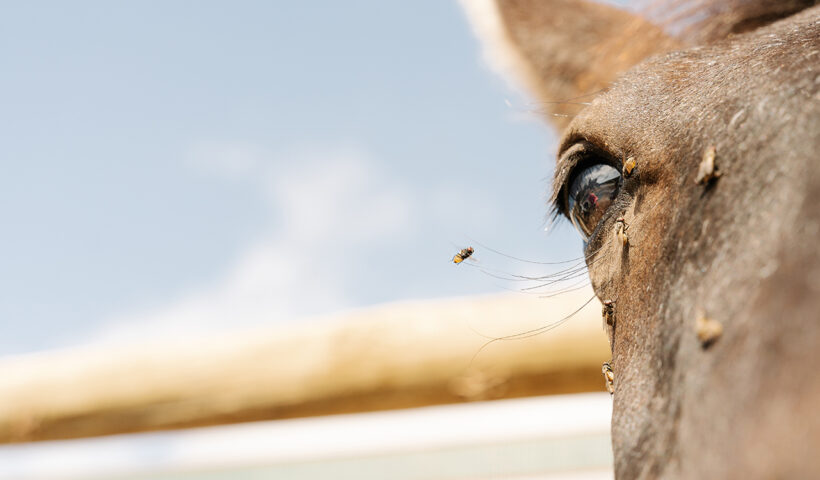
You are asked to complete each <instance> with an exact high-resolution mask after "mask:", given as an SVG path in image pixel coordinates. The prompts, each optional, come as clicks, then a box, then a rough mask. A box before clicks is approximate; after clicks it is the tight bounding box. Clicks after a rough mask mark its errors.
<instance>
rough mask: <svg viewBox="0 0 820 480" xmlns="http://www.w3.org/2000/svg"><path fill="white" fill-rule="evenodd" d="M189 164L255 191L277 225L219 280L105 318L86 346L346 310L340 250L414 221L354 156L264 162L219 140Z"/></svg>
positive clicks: (385, 180) (372, 169) (250, 149)
mask: <svg viewBox="0 0 820 480" xmlns="http://www.w3.org/2000/svg"><path fill="white" fill-rule="evenodd" d="M189 164H190V165H191V166H193V167H194V168H196V169H199V170H200V171H203V172H208V173H209V174H215V175H219V176H221V177H223V178H226V179H229V180H231V181H242V182H247V183H248V185H250V186H251V188H256V189H258V190H259V193H260V201H264V202H267V204H268V206H269V207H270V208H271V210H272V213H274V214H275V215H272V217H275V218H279V219H282V221H281V223H280V224H279V225H277V226H276V228H274V226H271V227H270V231H269V233H268V234H266V235H264V236H263V237H262V238H261V239H260V240H259V241H257V242H255V243H254V244H252V245H250V246H249V247H248V248H246V249H245V250H244V251H243V252H241V253H240V254H239V255H238V256H237V258H236V259H235V261H234V262H233V264H232V266H231V267H230V268H229V269H228V271H227V272H225V273H224V275H222V276H221V278H217V279H215V280H213V281H212V282H211V283H210V284H209V285H199V286H197V287H195V288H194V289H192V290H191V291H189V292H188V293H187V294H184V295H182V296H181V297H180V298H177V299H176V300H174V301H172V302H171V303H169V304H167V305H164V306H162V307H160V308H157V309H154V310H152V311H143V312H136V313H125V314H122V315H118V316H116V317H114V318H111V319H109V320H108V321H107V322H105V327H103V328H102V330H100V331H99V332H98V334H97V335H96V338H95V340H98V341H116V340H134V339H137V338H147V337H157V336H177V335H183V334H184V335H196V334H198V333H204V332H207V331H213V330H219V329H224V328H228V327H235V326H243V325H244V326H248V325H258V324H263V323H271V322H281V321H288V320H292V319H293V318H294V317H296V316H300V315H304V314H310V313H318V312H323V311H332V310H337V309H341V308H345V307H349V306H351V304H350V301H349V300H348V299H347V298H346V292H345V284H346V283H348V282H350V281H355V279H353V278H351V275H355V267H354V265H355V261H356V259H355V258H348V257H349V256H348V255H347V251H348V250H349V247H351V246H354V245H355V246H359V245H365V246H366V245H370V244H373V245H376V244H380V243H381V244H384V243H385V242H389V241H390V238H393V237H395V236H396V235H400V234H402V233H405V232H407V229H408V227H409V224H410V223H411V222H412V220H413V214H414V212H413V210H414V204H413V202H412V198H411V196H410V195H409V194H408V193H407V191H406V190H404V189H403V188H402V186H401V185H399V184H398V183H397V182H396V181H395V180H394V179H391V178H389V177H388V176H387V175H385V174H384V172H380V171H379V170H378V168H377V166H376V165H375V164H374V162H372V161H370V160H369V159H368V158H367V156H366V155H364V154H363V153H361V152H359V151H355V150H350V149H348V150H340V151H325V152H315V151H314V152H304V151H303V152H295V153H292V154H289V155H278V156H273V155H271V154H269V153H265V152H264V150H263V149H261V148H258V147H254V146H249V145H240V144H237V145H231V144H219V145H217V146H215V147H214V148H210V149H209V148H208V147H207V146H204V147H203V146H201V147H198V148H196V149H193V154H192V155H191V157H190V163H189ZM342 252H345V253H342ZM352 267H353V268H352Z"/></svg>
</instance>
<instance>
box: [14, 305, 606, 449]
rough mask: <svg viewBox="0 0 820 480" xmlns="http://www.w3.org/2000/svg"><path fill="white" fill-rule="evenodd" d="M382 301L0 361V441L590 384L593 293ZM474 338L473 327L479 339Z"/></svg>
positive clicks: (601, 338)
mask: <svg viewBox="0 0 820 480" xmlns="http://www.w3.org/2000/svg"><path fill="white" fill-rule="evenodd" d="M591 296H592V293H591V292H590V291H588V290H584V291H582V292H579V293H577V294H567V295H566V296H563V297H558V299H533V298H530V297H525V296H522V295H505V296H491V297H478V298H462V299H450V300H443V301H428V302H412V303H411V302H406V303H395V304H389V305H385V306H381V307H375V308H371V309H366V310H360V311H354V312H350V313H347V314H343V315H336V316H332V317H328V318H323V319H315V320H312V321H305V322H301V323H299V324H298V325H299V326H298V327H293V326H288V327H278V328H271V329H264V330H255V331H246V332H244V333H232V334H229V335H221V336H219V337H218V338H209V339H200V340H188V341H186V340H184V339H176V340H173V339H166V340H165V341H156V342H152V343H150V344H139V345H130V346H127V347H122V346H119V347H113V346H108V347H102V346H101V347H93V348H92V347H87V348H83V349H79V348H78V349H72V350H64V351H57V352H46V353H43V354H36V355H28V356H20V357H9V358H4V359H0V443H10V442H25V441H35V440H47V439H64V438H78V437H88V436H97V435H108V434H116V433H128V432H138V431H147V430H160V429H176V428H186V427H194V426H202V425H215V424H224V423H234V422H245V421H254V420H268V419H279V418H291V417H298V416H312V415H330V414H337V413H348V412H361V411H370V410H382V409H392V408H405V407H416V406H423V405H433V404H443V403H453V402H464V401H472V400H484V399H493V398H509V397H519V396H528V395H544V394H558V393H572V392H585V391H600V390H603V380H602V377H601V374H600V368H601V363H602V362H603V361H606V360H608V359H609V348H608V344H607V341H606V337H605V335H604V334H603V332H602V329H601V309H600V308H601V307H600V304H599V303H598V302H597V301H596V300H593V301H591V302H590V303H589V304H588V305H587V306H586V307H585V308H583V309H582V310H581V311H580V312H579V313H578V314H577V315H574V316H573V317H572V318H571V319H570V320H569V321H567V322H566V323H565V324H563V325H561V326H560V327H559V328H556V329H554V330H550V331H548V332H546V333H543V334H540V335H536V336H532V337H530V338H526V339H523V340H505V341H497V342H494V343H492V344H490V345H486V346H485V347H484V348H483V349H482V345H484V344H485V343H486V342H487V339H486V338H484V337H483V336H481V335H485V336H489V337H498V336H504V335H511V334H516V333H520V332H525V331H528V330H532V329H534V328H539V327H542V326H545V325H548V324H550V323H552V322H556V321H558V320H560V319H561V318H563V317H564V316H566V315H568V314H569V313H572V312H573V311H575V310H576V309H577V308H578V307H579V306H581V305H583V304H584V303H585V302H587V301H588V300H589V299H590V297H591ZM480 334H481V335H480Z"/></svg>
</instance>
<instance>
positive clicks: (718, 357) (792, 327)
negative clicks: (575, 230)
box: [499, 0, 820, 479]
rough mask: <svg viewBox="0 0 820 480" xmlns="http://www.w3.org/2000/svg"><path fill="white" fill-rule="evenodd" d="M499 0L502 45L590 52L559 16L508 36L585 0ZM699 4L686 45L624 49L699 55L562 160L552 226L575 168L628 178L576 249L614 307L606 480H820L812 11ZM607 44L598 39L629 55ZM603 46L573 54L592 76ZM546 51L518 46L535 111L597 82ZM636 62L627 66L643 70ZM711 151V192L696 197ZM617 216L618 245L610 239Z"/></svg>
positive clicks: (611, 98)
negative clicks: (507, 32) (597, 164)
mask: <svg viewBox="0 0 820 480" xmlns="http://www.w3.org/2000/svg"><path fill="white" fill-rule="evenodd" d="M499 1H500V4H501V5H502V6H503V5H507V7H505V8H508V9H509V10H508V11H507V13H506V14H505V15H506V18H507V26H508V28H510V29H511V30H513V31H514V30H516V29H519V28H520V29H522V30H524V31H528V30H531V29H532V28H535V29H536V30H538V29H541V28H548V27H549V28H554V30H553V31H552V32H551V33H550V34H549V36H552V37H559V36H561V35H562V33H561V32H559V31H558V30H561V31H562V32H563V35H564V36H565V37H566V38H565V39H564V40H563V41H558V40H550V42H551V45H552V46H562V48H564V47H566V48H570V47H569V46H568V45H571V43H572V42H571V40H572V39H573V38H577V37H579V36H583V32H584V31H583V30H582V31H572V30H569V31H568V30H567V29H566V28H559V25H560V24H561V22H560V21H559V20H556V19H552V20H550V21H546V20H543V21H536V20H533V19H529V20H526V21H525V20H522V19H519V20H515V19H516V18H519V17H521V18H523V17H525V16H526V15H525V14H524V13H523V12H522V11H519V9H521V8H525V7H526V8H530V9H531V10H530V15H531V16H538V13H537V11H538V9H539V8H540V9H542V10H543V9H544V8H545V6H544V5H545V4H550V3H554V4H558V5H561V7H562V8H569V5H568V4H569V3H575V4H577V3H580V4H581V5H586V6H589V4H588V3H587V2H566V1H558V2H536V1H535V0H517V1H513V0H508V1H503V0H499ZM689 3H692V2H689ZM696 3H699V4H701V6H703V5H707V3H708V4H709V5H708V6H709V9H706V10H700V13H701V17H699V18H701V20H699V22H696V23H693V24H692V25H691V26H690V27H689V28H688V29H685V30H683V33H681V34H680V36H679V37H678V38H677V39H675V40H674V41H673V40H670V39H667V40H664V41H663V42H661V43H652V42H653V41H654V39H656V38H657V35H658V31H659V30H658V29H650V31H649V33H648V36H647V37H641V36H640V32H639V33H634V34H633V40H634V41H636V42H637V41H641V40H643V41H644V42H649V43H650V44H651V45H650V46H649V47H646V46H644V47H630V48H629V50H630V51H635V52H639V51H653V50H655V51H669V49H670V45H673V44H674V43H675V42H677V44H679V45H687V44H691V43H693V42H696V43H702V45H701V46H697V47H692V48H688V49H684V50H680V51H675V52H673V53H668V54H665V55H661V56H656V57H652V58H650V59H648V60H645V61H643V62H641V63H639V64H638V65H637V66H636V67H635V68H633V69H631V70H629V71H627V72H626V73H625V74H623V75H622V76H621V77H620V78H619V79H618V80H617V81H615V83H614V84H612V85H610V86H609V88H608V91H607V92H606V93H604V94H602V95H600V96H598V97H597V98H596V99H595V100H594V102H592V105H590V106H588V107H586V108H585V109H583V110H582V111H580V112H579V113H578V114H577V116H576V117H575V118H574V119H573V120H572V122H571V124H570V125H569V126H568V128H567V129H566V130H565V132H564V134H563V137H562V141H561V146H560V151H559V156H558V157H559V160H558V167H557V168H556V182H555V186H556V188H555V194H554V196H553V199H554V200H555V201H556V202H557V203H558V206H559V209H561V208H563V207H562V201H563V191H564V190H563V189H564V185H565V182H566V180H567V176H568V173H569V168H570V167H571V164H572V161H573V160H574V159H576V158H578V155H581V156H585V158H587V159H589V158H591V157H592V158H594V159H597V160H595V161H604V162H607V163H611V164H613V165H615V166H620V165H621V162H622V161H623V160H625V159H626V158H628V157H632V158H634V159H635V160H636V161H637V166H636V168H635V172H634V173H633V175H631V176H630V177H629V178H628V179H626V180H625V182H624V185H623V187H622V189H621V193H620V194H619V196H618V198H617V199H616V201H615V203H614V204H613V205H612V206H611V207H610V209H609V211H608V212H607V214H606V215H605V216H604V219H603V220H602V221H601V222H600V224H599V225H598V227H597V229H596V231H595V232H593V235H592V237H591V238H590V242H589V245H588V248H587V253H588V255H589V260H588V263H589V265H590V276H591V279H592V283H593V286H594V287H595V290H596V293H597V295H598V297H599V298H600V299H613V300H614V301H615V318H617V322H615V325H614V327H608V328H614V331H610V332H609V333H610V334H611V335H612V337H611V338H614V341H613V345H612V347H613V359H612V367H613V369H614V371H615V389H616V391H615V395H614V413H613V423H612V433H613V449H614V453H615V468H616V475H617V477H618V478H623V479H633V478H660V477H663V478H820V455H817V452H820V413H818V412H817V410H818V406H820V373H818V368H820V247H818V239H820V168H817V167H818V165H817V162H818V152H820V138H819V137H818V132H820V7H814V8H809V9H805V10H803V11H802V12H801V13H797V14H795V15H792V16H790V17H787V18H784V19H781V20H778V21H775V20H776V18H778V17H782V16H785V15H787V14H790V13H792V12H794V11H795V10H800V9H801V8H803V7H805V6H806V3H807V2H771V1H765V0H761V1H757V2H755V1H751V0H748V1H741V0H734V1H731V2H727V3H724V4H722V5H719V2H704V1H700V2H696ZM809 3H813V2H809ZM536 4H538V5H536ZM786 4H788V5H786ZM784 5H785V7H784ZM584 8H586V7H584ZM703 8H706V7H703ZM710 12H711V13H714V12H717V13H714V16H713V17H709V16H708V15H709V14H710ZM732 12H734V13H732ZM690 14H691V12H690ZM589 15H593V14H592V13H589V14H588V16H589ZM572 17H573V15H572V14H570V18H572ZM710 18H711V20H710ZM588 20H589V21H592V20H591V19H588ZM618 22H620V20H619V21H618ZM616 23H617V22H616ZM761 24H766V26H764V27H760V28H757V29H753V27H756V26H759V25H761ZM577 25H578V24H576V23H573V22H572V21H571V20H567V21H566V22H565V23H564V26H572V27H573V28H574V27H577ZM588 28H591V29H594V27H592V26H590V27H588ZM617 30H618V29H617V28H614V29H613V27H612V26H611V25H610V26H609V27H606V29H605V30H604V32H605V34H604V37H606V36H607V35H613V36H614V37H615V39H616V43H615V44H616V45H624V43H623V42H622V41H621V40H619V39H620V38H621V37H620V35H619V34H618V33H617ZM748 30H752V31H748ZM738 31H748V33H745V34H737V35H736V34H733V32H738ZM730 33H732V34H731V35H730ZM541 35H542V34H540V33H538V32H537V31H536V32H527V33H514V34H513V37H514V38H518V39H519V41H520V42H522V43H523V42H526V40H525V39H526V38H530V39H532V38H536V39H537V38H546V35H547V34H543V36H541ZM604 37H601V38H594V40H593V41H592V42H591V44H584V46H583V48H588V49H591V50H592V52H591V53H590V52H589V51H586V52H583V51H582V52H581V53H579V56H581V57H583V58H585V59H586V61H592V62H595V61H597V60H595V59H600V57H599V56H598V54H597V53H596V52H599V51H601V50H600V48H606V47H602V46H601V45H603V42H605V41H606V38H604ZM548 47H549V46H548V45H545V44H544V43H543V42H541V43H539V42H536V43H534V44H529V45H528V46H527V45H523V44H522V45H520V48H521V51H522V52H525V53H524V55H525V56H526V57H527V58H528V59H530V61H532V62H534V63H535V64H537V65H536V66H534V67H533V71H536V72H540V73H539V75H543V76H544V78H545V80H544V83H543V85H544V86H545V87H544V89H542V91H540V92H538V94H539V95H542V96H544V95H548V93H545V92H553V91H555V92H562V93H561V95H565V94H566V91H567V88H569V87H566V86H559V88H557V89H555V88H554V87H553V85H554V84H555V82H556V81H555V80H552V79H550V76H551V75H553V74H559V75H565V74H567V72H570V78H569V79H567V78H564V80H562V81H563V82H564V84H572V85H575V87H576V88H579V89H580V88H582V87H583V88H586V87H587V84H584V83H583V82H582V81H581V80H580V79H583V78H595V79H596V80H595V82H599V83H606V82H608V80H606V78H607V72H606V70H607V69H608V68H610V67H609V64H606V63H605V64H604V65H606V68H602V67H601V64H595V65H590V66H589V68H588V71H587V72H577V71H574V70H571V69H569V68H566V69H563V68H561V69H558V70H555V71H553V70H551V69H552V68H553V67H554V66H555V65H556V63H555V62H554V61H552V60H549V61H546V62H544V61H543V60H542V61H541V64H540V66H539V59H543V58H547V57H549V55H548V53H547V49H548ZM642 49H643V50H642ZM526 52H529V53H526ZM534 52H537V53H534ZM564 55H566V52H564ZM631 55H632V54H628V55H626V56H624V57H623V58H624V59H625V60H623V61H622V62H621V66H624V67H626V66H629V65H630V64H633V63H637V59H635V57H633V56H631ZM616 63H617V62H616ZM609 75H610V76H612V77H614V75H615V73H614V72H610V73H609ZM559 83H560V82H559ZM599 83H594V82H593V83H591V84H590V85H593V84H594V85H598V84H599ZM590 88H596V87H595V86H592V87H590ZM560 123H561V122H558V124H559V125H560ZM712 147H714V148H715V162H716V165H717V166H718V168H719V169H720V172H721V176H720V177H715V178H712V179H711V180H710V181H709V182H706V184H703V183H700V184H699V183H698V182H696V181H695V180H696V178H697V176H698V168H699V165H700V163H701V162H702V161H703V159H704V154H705V153H706V152H708V151H709V149H710V148H712ZM569 154H572V155H569ZM573 155H574V156H573ZM587 161H589V160H587ZM618 217H624V220H625V222H626V224H627V225H628V228H629V230H628V232H629V242H628V244H626V245H624V244H623V243H622V242H619V241H617V238H616V237H615V236H614V235H613V234H612V233H613V229H614V227H615V221H616V219H617V218H618ZM704 315H705V316H707V317H708V318H709V319H711V320H713V321H714V322H718V323H719V324H720V325H721V327H722V332H721V334H720V336H719V338H717V337H715V338H712V339H711V341H710V343H709V345H708V348H704V344H703V342H702V339H701V338H699V337H698V332H697V327H696V325H697V319H698V317H699V316H704Z"/></svg>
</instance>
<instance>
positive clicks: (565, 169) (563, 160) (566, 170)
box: [550, 143, 586, 216]
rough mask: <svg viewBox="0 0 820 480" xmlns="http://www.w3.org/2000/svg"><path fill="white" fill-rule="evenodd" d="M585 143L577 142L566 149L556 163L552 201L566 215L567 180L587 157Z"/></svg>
mask: <svg viewBox="0 0 820 480" xmlns="http://www.w3.org/2000/svg"><path fill="white" fill-rule="evenodd" d="M585 150H586V149H585V145H584V144H583V143H576V144H575V145H573V146H572V147H570V148H569V149H567V150H565V151H564V152H563V153H562V154H561V155H560V156H559V159H558V162H557V163H556V173H555V179H554V180H553V184H552V185H553V187H552V188H553V192H552V195H551V196H550V199H551V201H550V203H551V204H552V209H553V210H554V211H555V212H557V213H560V214H563V215H564V216H566V215H567V198H566V193H567V189H568V188H569V185H567V182H568V181H569V179H570V178H572V174H573V173H575V170H576V168H577V167H578V165H579V164H580V163H582V160H584V159H585V158H586V154H585V153H586V151H585Z"/></svg>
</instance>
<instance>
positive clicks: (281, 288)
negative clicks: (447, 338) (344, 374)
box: [0, 0, 581, 355]
mask: <svg viewBox="0 0 820 480" xmlns="http://www.w3.org/2000/svg"><path fill="white" fill-rule="evenodd" d="M0 61H2V65H3V75H2V76H0V104H2V105H3V108H2V109H0V164H1V165H2V167H3V168H2V170H3V174H2V175H0V218H2V222H3V227H4V228H3V232H4V233H3V235H2V236H0V251H2V252H4V253H3V254H2V255H0V291H2V292H3V295H2V296H0V328H2V332H3V335H0V355H3V354H12V353H21V352H28V351H35V350H42V349H47V348H55V347H63V346H69V345H76V344H83V343H88V342H97V341H106V340H124V341H136V340H138V339H141V338H145V337H150V336H165V337H169V336H180V337H182V336H183V335H192V334H207V333H209V332H213V331H219V330H222V329H226V328H242V327H249V326H258V325H265V324H274V323H282V322H297V321H303V320H302V319H304V318H306V317H309V316H310V315H315V314H321V313H327V312H334V311H338V310H342V309H348V308H356V307H361V306H367V305H372V304H376V303H381V302H387V301H393V300H402V299H414V298H431V297H449V296H456V295H468V294H479V293H487V292H494V291H501V290H502V289H503V288H505V287H506V288H512V287H514V285H504V284H499V283H498V282H497V281H495V280H493V279H490V278H488V277H486V276H482V275H480V274H479V272H478V271H477V270H476V269H469V268H462V267H461V266H459V267H457V266H455V265H453V264H452V263H450V258H451V257H452V255H453V253H455V251H456V250H457V248H460V247H462V246H466V245H468V244H471V243H472V242H474V241H478V242H481V243H482V244H486V245H489V246H491V247H493V248H495V249H498V250H501V251H504V252H506V253H509V254H511V255H515V256H518V257H524V258H529V259H533V260H540V261H550V260H552V261H556V260H566V259H569V258H576V257H578V256H579V255H580V252H581V242H580V239H579V238H578V236H577V235H576V234H575V233H574V232H573V231H572V230H571V229H570V228H569V227H567V226H566V225H562V226H560V227H559V228H557V229H556V230H555V231H553V232H552V233H550V234H549V235H547V234H546V233H544V232H543V227H544V220H545V217H546V213H547V207H546V206H545V204H544V200H545V196H546V188H547V187H548V183H549V182H548V178H549V176H550V175H551V172H552V168H551V163H552V157H553V154H554V150H555V138H554V134H553V133H552V132H550V131H549V129H548V128H547V127H546V126H545V125H544V124H543V123H541V122H540V121H538V120H537V119H536V115H535V114H534V113H532V111H533V110H537V107H535V106H534V105H533V104H532V103H530V100H529V99H527V98H526V97H522V96H519V95H517V94H516V93H515V92H513V91H512V90H510V89H509V88H508V87H507V86H506V84H505V83H504V82H503V81H502V80H501V79H499V78H496V77H495V76H494V74H493V73H492V72H491V71H490V70H489V68H488V67H487V66H486V65H485V64H484V63H483V62H482V60H481V54H480V50H479V45H478V42H477V41H476V40H475V38H474V37H473V35H472V33H471V31H470V28H469V25H468V24H467V22H466V19H465V17H464V15H463V13H462V12H461V11H460V9H459V7H458V5H457V4H456V3H455V2H449V1H441V0H421V1H413V2H401V1H383V2H373V1H369V2H364V1H348V2H314V1H302V2H265V1H238V2H208V1H197V2H193V1H185V2H183V1H173V2H167V1H162V2H160V1H154V2H152V1H140V2H127V3H126V2H103V1H100V2H89V1H82V2H70V3H69V2H34V1H33V2H17V3H12V4H9V5H6V6H5V7H4V14H3V15H2V17H0ZM476 257H477V258H478V260H479V261H481V262H482V263H483V264H484V265H490V266H493V267H497V268H502V269H506V270H510V271H514V272H516V273H529V272H530V271H531V270H532V268H533V267H532V266H531V265H527V264H522V263H517V264H511V263H510V262H509V261H507V260H505V259H504V257H499V256H494V255H491V254H489V252H486V251H484V252H482V250H481V249H480V248H477V252H476Z"/></svg>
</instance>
